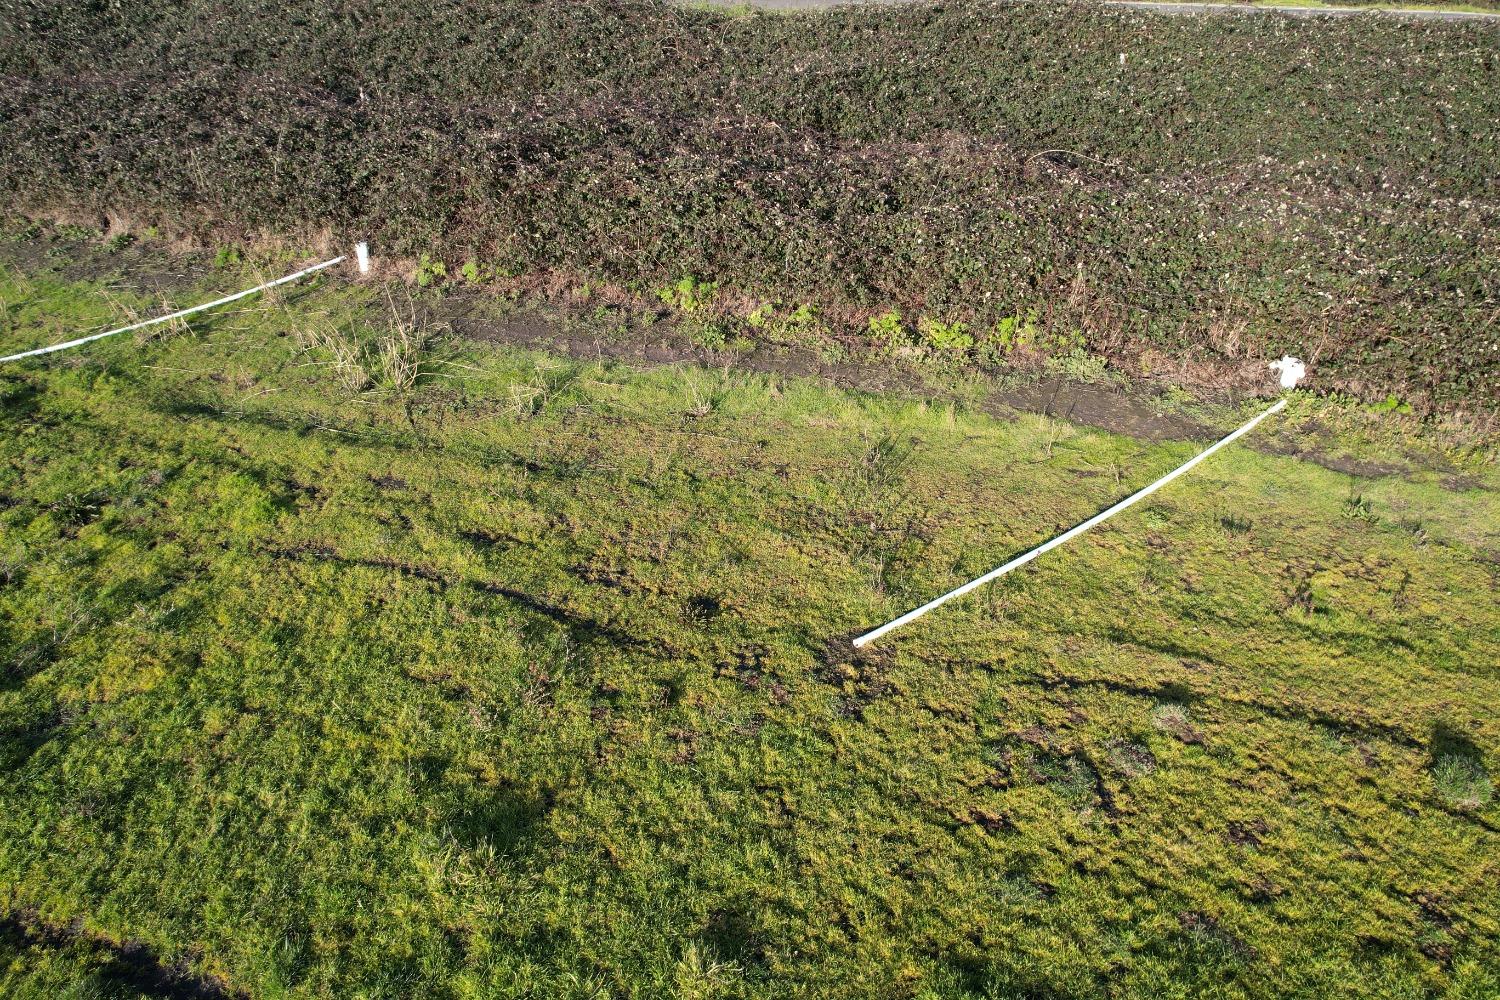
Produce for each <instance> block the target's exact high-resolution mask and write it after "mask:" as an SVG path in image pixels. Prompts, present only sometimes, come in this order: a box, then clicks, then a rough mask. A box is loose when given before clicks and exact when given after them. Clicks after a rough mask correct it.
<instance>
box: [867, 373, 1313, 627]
mask: <svg viewBox="0 0 1500 1000" xmlns="http://www.w3.org/2000/svg"><path fill="white" fill-rule="evenodd" d="M1271 368H1272V370H1274V371H1280V372H1281V384H1282V385H1283V386H1285V387H1286V388H1289V389H1290V388H1294V387H1295V386H1296V385H1297V382H1298V380H1299V379H1301V378H1302V377H1303V376H1305V375H1306V374H1307V366H1306V365H1304V364H1303V363H1302V362H1301V361H1298V360H1297V359H1296V358H1293V357H1285V358H1282V359H1281V360H1280V361H1273V362H1271ZM1284 409H1286V400H1284V399H1282V400H1279V401H1278V402H1276V404H1275V405H1273V406H1271V407H1270V408H1269V409H1267V410H1265V411H1264V412H1263V413H1260V414H1259V415H1257V416H1256V417H1254V418H1253V419H1251V420H1249V421H1248V422H1246V423H1245V424H1244V425H1243V426H1241V427H1240V428H1239V429H1238V430H1236V431H1234V432H1233V433H1231V434H1228V435H1226V436H1225V437H1223V438H1221V439H1220V440H1219V441H1217V442H1216V443H1214V444H1212V445H1210V446H1209V447H1207V448H1205V449H1203V450H1202V451H1200V452H1199V453H1198V454H1196V455H1194V456H1193V457H1192V458H1190V459H1188V460H1187V461H1186V462H1184V463H1183V464H1182V465H1179V466H1178V467H1177V468H1175V469H1173V470H1172V471H1171V472H1169V473H1167V474H1166V475H1165V476H1162V477H1161V478H1160V479H1158V480H1157V481H1156V482H1154V483H1152V484H1151V485H1150V486H1147V487H1145V488H1144V489H1141V490H1138V491H1137V492H1135V493H1132V494H1131V495H1130V496H1128V497H1126V498H1125V499H1124V500H1121V501H1120V502H1119V503H1117V504H1115V505H1114V506H1113V507H1110V508H1109V509H1108V510H1104V511H1101V512H1099V513H1098V514H1095V515H1094V516H1093V517H1091V518H1089V519H1088V520H1087V521H1084V522H1083V523H1082V524H1080V525H1077V526H1076V527H1073V528H1070V529H1069V530H1067V531H1065V532H1063V533H1062V534H1061V535H1058V536H1057V537H1056V538H1054V539H1052V540H1051V541H1047V542H1043V543H1042V544H1041V545H1038V546H1037V547H1036V548H1034V549H1032V550H1031V551H1030V552H1027V553H1026V554H1025V555H1020V556H1017V557H1016V558H1014V559H1012V560H1011V561H1010V562H1008V563H1006V564H1005V565H1004V566H999V567H996V568H995V569H992V570H990V571H989V572H988V573H986V574H984V576H981V577H979V578H978V579H975V580H970V581H969V582H968V583H966V584H964V585H963V586H962V587H957V588H955V589H953V590H950V591H948V593H946V594H944V595H943V596H941V597H935V598H933V599H932V600H930V601H928V602H927V603H926V604H924V605H922V606H921V607H920V608H916V609H914V610H911V611H908V612H907V613H906V614H904V615H902V616H901V617H900V618H896V619H894V620H892V621H888V622H886V623H885V624H884V625H882V626H880V627H879V628H877V629H875V630H873V631H871V632H866V633H865V634H864V635H862V636H860V637H859V638H857V639H855V640H854V646H855V648H856V649H858V648H859V647H861V646H865V645H868V644H869V643H872V642H874V641H875V640H876V639H879V638H880V637H881V636H883V635H885V634H886V633H888V632H893V631H895V630H896V629H898V628H900V627H901V626H902V625H906V624H908V623H910V622H914V621H916V620H917V619H918V618H921V617H922V616H923V615H925V614H926V613H927V612H929V611H931V610H933V609H934V608H938V607H941V606H943V605H944V604H947V603H948V602H949V601H951V600H953V599H954V598H955V597H962V596H963V595H965V594H967V593H968V592H969V591H971V590H974V589H976V588H979V587H982V586H984V585H985V584H986V583H989V582H990V581H991V580H998V579H999V578H1000V577H1002V576H1004V575H1005V574H1007V573H1009V572H1010V571H1011V570H1013V569H1019V568H1020V567H1022V566H1024V565H1026V564H1027V563H1029V562H1031V560H1033V559H1035V558H1036V557H1037V556H1039V555H1041V554H1042V553H1044V552H1050V551H1051V550H1053V549H1055V548H1057V547H1058V546H1059V545H1062V544H1063V543H1064V542H1067V541H1068V540H1070V539H1073V538H1077V537H1078V536H1079V535H1081V534H1083V533H1084V532H1085V531H1088V530H1089V529H1090V528H1092V527H1094V526H1095V525H1097V524H1100V523H1101V522H1103V521H1107V520H1109V519H1110V518H1111V517H1113V516H1115V515H1116V514H1118V513H1119V512H1120V511H1122V510H1124V509H1125V508H1126V507H1129V506H1131V505H1132V504H1134V503H1136V502H1137V501H1140V500H1144V499H1145V498H1146V497H1148V496H1150V495H1151V494H1153V493H1155V492H1156V491H1157V490H1159V489H1161V488H1162V487H1163V486H1165V485H1167V484H1168V483H1170V482H1171V481H1172V480H1174V479H1176V478H1177V477H1178V476H1180V475H1182V474H1183V473H1185V472H1187V471H1188V470H1189V469H1191V468H1193V466H1195V465H1197V464H1198V463H1199V462H1201V461H1203V460H1204V459H1205V458H1207V457H1208V456H1210V455H1212V454H1213V453H1214V452H1216V451H1218V450H1219V449H1220V448H1223V447H1226V446H1227V445H1230V444H1233V443H1234V442H1235V441H1237V440H1239V439H1240V438H1241V437H1244V436H1245V435H1246V434H1249V433H1250V432H1251V431H1253V430H1255V428H1256V425H1258V424H1259V423H1260V422H1261V421H1262V420H1264V419H1266V418H1267V417H1269V416H1270V415H1271V414H1273V413H1279V412H1281V411H1282V410H1284Z"/></svg>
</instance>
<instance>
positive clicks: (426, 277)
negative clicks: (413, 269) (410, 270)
mask: <svg viewBox="0 0 1500 1000" xmlns="http://www.w3.org/2000/svg"><path fill="white" fill-rule="evenodd" d="M446 277H448V265H447V264H444V263H443V262H442V261H441V260H439V259H437V258H435V257H433V256H431V255H430V254H425V253H424V254H422V255H421V256H420V257H418V258H417V273H416V279H417V287H418V288H428V287H430V286H432V285H435V284H437V283H438V282H440V281H442V280H443V279H444V278H446Z"/></svg>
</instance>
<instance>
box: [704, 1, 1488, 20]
mask: <svg viewBox="0 0 1500 1000" xmlns="http://www.w3.org/2000/svg"><path fill="white" fill-rule="evenodd" d="M707 2H709V3H720V4H721V5H722V6H726V7H745V6H748V7H758V8H761V9H763V10H811V9H815V8H820V7H839V6H848V5H861V6H879V5H884V4H892V3H907V2H910V0H707ZM1105 2H1106V3H1108V4H1109V6H1111V7H1133V8H1135V9H1137V10H1150V11H1156V12H1157V13H1161V14H1217V13H1231V14H1266V13H1279V14H1291V15H1293V16H1294V17H1352V16H1355V15H1359V14H1372V13H1373V14H1378V15H1380V16H1382V17H1402V18H1412V19H1415V20H1421V21H1494V22H1495V23H1496V24H1500V13H1495V14H1481V13H1477V12H1473V11H1457V10H1370V9H1367V8H1359V7H1252V6H1250V5H1249V4H1240V3H1170V2H1154V0H1105Z"/></svg>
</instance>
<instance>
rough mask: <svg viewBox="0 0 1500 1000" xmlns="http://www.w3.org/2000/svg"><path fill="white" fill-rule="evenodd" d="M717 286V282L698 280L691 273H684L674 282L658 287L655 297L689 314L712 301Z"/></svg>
mask: <svg viewBox="0 0 1500 1000" xmlns="http://www.w3.org/2000/svg"><path fill="white" fill-rule="evenodd" d="M718 287H719V286H718V283H717V282H712V281H699V280H698V279H697V278H694V277H693V276H692V275H685V276H684V277H682V278H680V279H678V281H677V283H676V284H673V285H669V286H667V287H666V288H661V289H658V290H657V292H656V297H657V298H659V299H661V301H663V302H665V303H666V304H667V305H669V306H672V307H673V308H674V309H680V310H682V311H683V312H685V313H689V314H691V313H695V312H697V311H699V310H700V309H703V308H705V307H706V306H707V305H708V304H709V303H710V302H711V301H713V297H714V292H715V291H717V290H718Z"/></svg>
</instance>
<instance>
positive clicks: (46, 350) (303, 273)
mask: <svg viewBox="0 0 1500 1000" xmlns="http://www.w3.org/2000/svg"><path fill="white" fill-rule="evenodd" d="M343 261H344V256H343V255H340V256H338V257H335V258H333V260H325V261H323V263H321V264H314V265H312V266H311V267H304V268H303V269H302V270H300V271H298V272H297V273H296V274H289V275H287V276H286V277H285V278H277V279H276V280H275V281H268V282H266V283H265V284H264V285H256V286H255V287H254V288H247V289H245V290H244V291H243V292H236V293H234V294H233V295H226V296H224V297H223V298H222V299H214V300H213V301H212V302H205V303H203V304H202V305H201V306H192V307H190V308H187V309H179V310H177V311H176V312H174V313H168V314H167V315H166V316H158V317H156V318H155V319H145V320H141V321H140V322H139V323H132V324H130V325H129V326H122V327H120V328H119V329H118V330H106V331H104V332H103V333H95V334H92V335H90V336H87V337H79V338H78V339H77V340H69V341H67V342H65V343H61V344H53V345H52V346H51V347H38V348H37V349H36V350H33V351H22V352H21V353H20V354H12V355H9V356H8V357H4V358H0V363H3V362H6V361H20V360H21V359H22V358H33V357H36V356H37V355H38V354H51V353H52V352H53V351H65V350H67V349H68V348H70V347H77V346H79V345H80V344H87V343H89V342H90V341H94V340H103V339H104V338H105V337H113V336H114V335H115V334H117V333H129V332H130V331H131V330H139V329H140V328H141V327H144V326H152V325H154V324H156V323H166V322H169V321H170V320H174V319H181V318H182V317H184V316H191V315H192V314H193V313H196V312H202V311H203V310H205V309H212V308H214V307H215V306H222V305H227V304H228V303H230V302H234V301H236V300H238V299H243V298H245V297H246V296H247V295H254V294H255V293H256V292H263V291H265V290H266V289H268V288H275V287H276V286H277V285H285V284H286V283H287V282H290V281H296V280H297V279H298V278H305V277H307V276H308V275H309V274H312V273H313V272H314V271H321V270H323V269H324V268H325V267H332V266H333V265H335V264H339V263H342V262H343Z"/></svg>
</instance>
